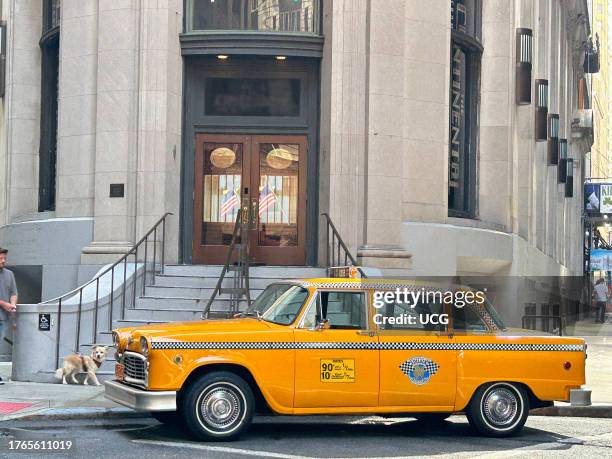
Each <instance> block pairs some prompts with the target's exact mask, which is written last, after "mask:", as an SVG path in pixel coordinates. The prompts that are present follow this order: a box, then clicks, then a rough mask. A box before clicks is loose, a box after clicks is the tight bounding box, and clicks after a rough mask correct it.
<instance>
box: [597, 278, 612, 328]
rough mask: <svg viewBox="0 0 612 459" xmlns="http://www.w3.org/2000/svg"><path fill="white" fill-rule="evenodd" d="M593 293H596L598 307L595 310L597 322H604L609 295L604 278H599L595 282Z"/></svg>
mask: <svg viewBox="0 0 612 459" xmlns="http://www.w3.org/2000/svg"><path fill="white" fill-rule="evenodd" d="M593 294H594V295H595V305H596V307H597V310H596V311H595V322H597V323H603V322H604V318H605V314H606V306H607V304H608V296H609V295H608V286H607V285H606V281H605V280H604V279H603V278H599V279H597V282H595V288H594V291H593Z"/></svg>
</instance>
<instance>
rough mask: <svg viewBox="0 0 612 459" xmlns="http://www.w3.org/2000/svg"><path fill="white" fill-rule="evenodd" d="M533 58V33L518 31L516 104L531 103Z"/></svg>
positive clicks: (526, 30)
mask: <svg viewBox="0 0 612 459" xmlns="http://www.w3.org/2000/svg"><path fill="white" fill-rule="evenodd" d="M532 56H533V32H532V31H531V29H516V103H517V104H519V105H528V104H530V103H531V61H532Z"/></svg>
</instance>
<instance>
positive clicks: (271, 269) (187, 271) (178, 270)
mask: <svg viewBox="0 0 612 459" xmlns="http://www.w3.org/2000/svg"><path fill="white" fill-rule="evenodd" d="M230 266H233V267H234V268H232V269H235V268H236V265H230ZM238 268H239V267H238ZM222 269H223V266H221V265H166V266H165V267H164V275H189V276H219V275H220V274H221V270H222ZM249 276H250V277H261V278H273V279H279V280H281V279H295V278H311V277H323V276H325V269H324V268H316V267H309V266H253V267H251V268H250V269H249Z"/></svg>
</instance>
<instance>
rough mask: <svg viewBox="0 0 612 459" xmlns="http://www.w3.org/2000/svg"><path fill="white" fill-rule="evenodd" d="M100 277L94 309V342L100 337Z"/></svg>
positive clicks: (97, 280)
mask: <svg viewBox="0 0 612 459" xmlns="http://www.w3.org/2000/svg"><path fill="white" fill-rule="evenodd" d="M99 294H100V278H99V277H98V278H97V279H96V305H95V309H94V320H93V340H92V344H95V343H96V341H97V340H96V338H97V337H98V336H97V335H98V297H99V296H100V295H99Z"/></svg>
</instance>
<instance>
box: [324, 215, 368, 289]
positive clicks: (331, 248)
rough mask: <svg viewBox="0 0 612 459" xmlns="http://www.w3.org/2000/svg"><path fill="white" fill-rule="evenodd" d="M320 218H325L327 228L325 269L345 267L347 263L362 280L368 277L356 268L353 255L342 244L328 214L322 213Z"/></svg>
mask: <svg viewBox="0 0 612 459" xmlns="http://www.w3.org/2000/svg"><path fill="white" fill-rule="evenodd" d="M321 216H322V217H325V220H326V223H327V228H326V231H325V236H326V238H325V241H326V244H325V249H326V263H327V268H331V267H332V266H339V265H341V266H347V265H348V264H349V263H348V262H349V261H350V262H351V266H356V267H357V270H358V271H359V273H360V274H361V277H362V278H366V277H368V276H366V274H365V273H364V272H363V270H362V269H361V268H360V267H358V266H357V261H356V260H355V258H354V257H353V255H352V254H351V252H350V250H349V249H348V247H347V246H346V244H345V243H344V241H343V240H342V237H341V236H340V233H339V232H338V230H337V229H336V226H335V225H334V222H332V219H331V217H330V216H329V214H327V213H325V212H324V213H322V214H321ZM330 233H331V241H330ZM330 243H331V244H330ZM341 252H342V254H343V256H344V263H342V262H341V260H342V254H341Z"/></svg>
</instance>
